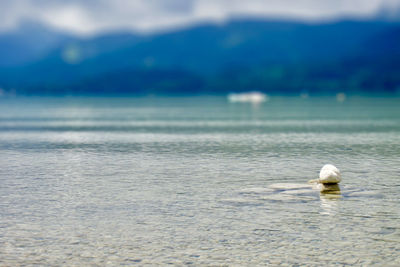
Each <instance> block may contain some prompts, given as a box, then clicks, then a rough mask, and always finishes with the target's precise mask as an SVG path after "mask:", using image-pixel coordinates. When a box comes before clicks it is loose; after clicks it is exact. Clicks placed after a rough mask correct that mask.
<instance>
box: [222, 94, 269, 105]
mask: <svg viewBox="0 0 400 267" xmlns="http://www.w3.org/2000/svg"><path fill="white" fill-rule="evenodd" d="M268 99H269V98H268V95H266V94H263V93H261V92H247V93H239V94H234V93H231V94H228V100H229V102H231V103H254V104H257V103H262V102H265V101H267V100H268Z"/></svg>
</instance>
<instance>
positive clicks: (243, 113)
mask: <svg viewBox="0 0 400 267" xmlns="http://www.w3.org/2000/svg"><path fill="white" fill-rule="evenodd" d="M399 104H400V99H399V98H362V97H351V98H348V99H347V100H346V101H345V102H343V103H338V102H336V100H335V99H334V98H332V99H330V98H309V99H296V98H271V100H270V101H269V102H267V103H264V104H262V105H259V106H252V105H247V104H229V103H227V101H226V99H225V98H72V97H71V98H25V99H0V216H1V217H0V265H6V266H18V265H37V264H40V265H52V266H56V265H104V264H107V263H109V264H113V265H124V264H125V265H134V264H137V265H145V264H149V265H156V264H160V265H165V264H176V265H181V264H187V265H188V264H193V265H235V266H240V265H242V266H243V265H278V264H283V265H285V264H286V265H296V264H299V265H300V264H301V265H309V266H323V265H326V264H329V265H346V264H352V265H377V266H382V265H385V266H390V265H392V266H399V265H400V257H399V255H400V198H399V196H400V194H399V191H398V190H399V186H398V185H399V183H400V167H399V166H400V108H399V107H400V105H399ZM325 163H332V164H334V165H336V166H337V167H338V168H339V169H340V170H341V172H342V176H343V181H342V183H341V184H340V188H341V195H321V194H320V193H319V192H318V190H315V189H312V188H311V186H310V185H308V184H307V181H308V180H310V179H315V178H318V172H319V170H320V168H321V167H322V165H323V164H325Z"/></svg>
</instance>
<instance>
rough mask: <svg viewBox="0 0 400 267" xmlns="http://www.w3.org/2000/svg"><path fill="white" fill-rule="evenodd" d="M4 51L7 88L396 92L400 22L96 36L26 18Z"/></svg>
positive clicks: (0, 61)
mask: <svg viewBox="0 0 400 267" xmlns="http://www.w3.org/2000/svg"><path fill="white" fill-rule="evenodd" d="M30 27H31V29H30V30H29V28H30ZM0 56H1V57H0V87H2V88H5V89H6V90H8V89H10V88H13V89H15V90H16V91H17V92H18V93H28V94H41V93H46V94H47V93H50V94H57V93H62V94H68V93H72V94H73V93H79V94H84V93H93V94H95V93H96V92H98V93H133V94H137V93H140V94H147V93H151V94H157V93H162V94H168V93H169V92H170V93H175V94H176V93H225V92H229V91H246V90H263V91H266V92H276V93H297V92H301V91H309V92H316V93H318V92H323V93H324V92H325V93H326V92H333V91H363V92H368V91H374V92H380V91H381V92H383V91H384V92H396V91H397V90H399V87H400V71H399V70H400V63H399V62H400V24H399V23H398V22H393V21H383V20H382V21H338V22H330V23H321V24H307V23H300V22H293V21H261V20H241V21H231V22H229V23H227V24H224V25H213V24H208V25H200V26H196V27H192V28H189V29H184V30H177V31H174V32H168V33H160V34H149V35H138V34H131V33H110V34H104V35H102V36H96V37H93V38H77V37H71V36H68V35H63V34H60V33H57V32H54V31H51V30H49V29H46V28H44V27H43V26H39V25H25V26H24V27H22V28H20V29H19V30H18V31H16V32H14V33H8V34H3V35H0Z"/></svg>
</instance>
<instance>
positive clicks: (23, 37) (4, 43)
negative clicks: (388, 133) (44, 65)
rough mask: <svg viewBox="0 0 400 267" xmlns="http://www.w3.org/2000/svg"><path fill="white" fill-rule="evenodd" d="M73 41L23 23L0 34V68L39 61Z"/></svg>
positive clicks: (56, 33) (50, 31) (68, 37)
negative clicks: (62, 45) (12, 29)
mask: <svg viewBox="0 0 400 267" xmlns="http://www.w3.org/2000/svg"><path fill="white" fill-rule="evenodd" d="M71 39H73V37H72V36H70V35H68V34H64V33H60V32H57V31H54V30H51V29H49V28H47V27H45V26H44V25H42V24H39V23H36V22H33V21H24V22H23V23H21V24H20V25H19V27H18V28H17V29H15V30H14V31H10V32H5V33H2V34H0V66H1V67H8V66H18V65H23V64H26V63H30V62H32V61H34V60H41V59H42V58H43V57H46V56H47V54H48V53H49V52H50V51H52V50H54V49H55V48H57V47H58V46H60V45H61V44H64V43H65V42H67V41H69V40H71Z"/></svg>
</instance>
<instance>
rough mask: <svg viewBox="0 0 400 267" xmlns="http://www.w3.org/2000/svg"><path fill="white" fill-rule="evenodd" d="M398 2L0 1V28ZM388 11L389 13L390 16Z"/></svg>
mask: <svg viewBox="0 0 400 267" xmlns="http://www.w3.org/2000/svg"><path fill="white" fill-rule="evenodd" d="M399 10H400V0H0V31H8V30H12V29H15V28H17V27H18V25H19V24H20V23H21V22H24V21H37V22H40V23H43V24H44V25H47V26H50V27H52V28H56V29H58V30H63V31H68V32H72V33H75V34H78V35H93V34H98V33H101V32H104V31H114V30H131V31H136V32H155V31H162V30H167V29H171V28H176V27H185V26H188V25H191V24H196V23H202V22H215V23H223V22H224V21H227V20H229V19H230V18H233V17H257V18H260V17H265V18H275V19H276V18H285V19H288V18H289V19H296V20H304V21H311V22H315V21H321V20H333V19H340V18H343V17H352V18H361V19H363V18H370V17H373V16H376V14H378V13H381V12H383V11H384V12H385V13H386V14H387V15H388V16H391V15H393V16H394V15H398V14H399V12H398V11H399ZM391 13H393V14H391Z"/></svg>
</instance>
